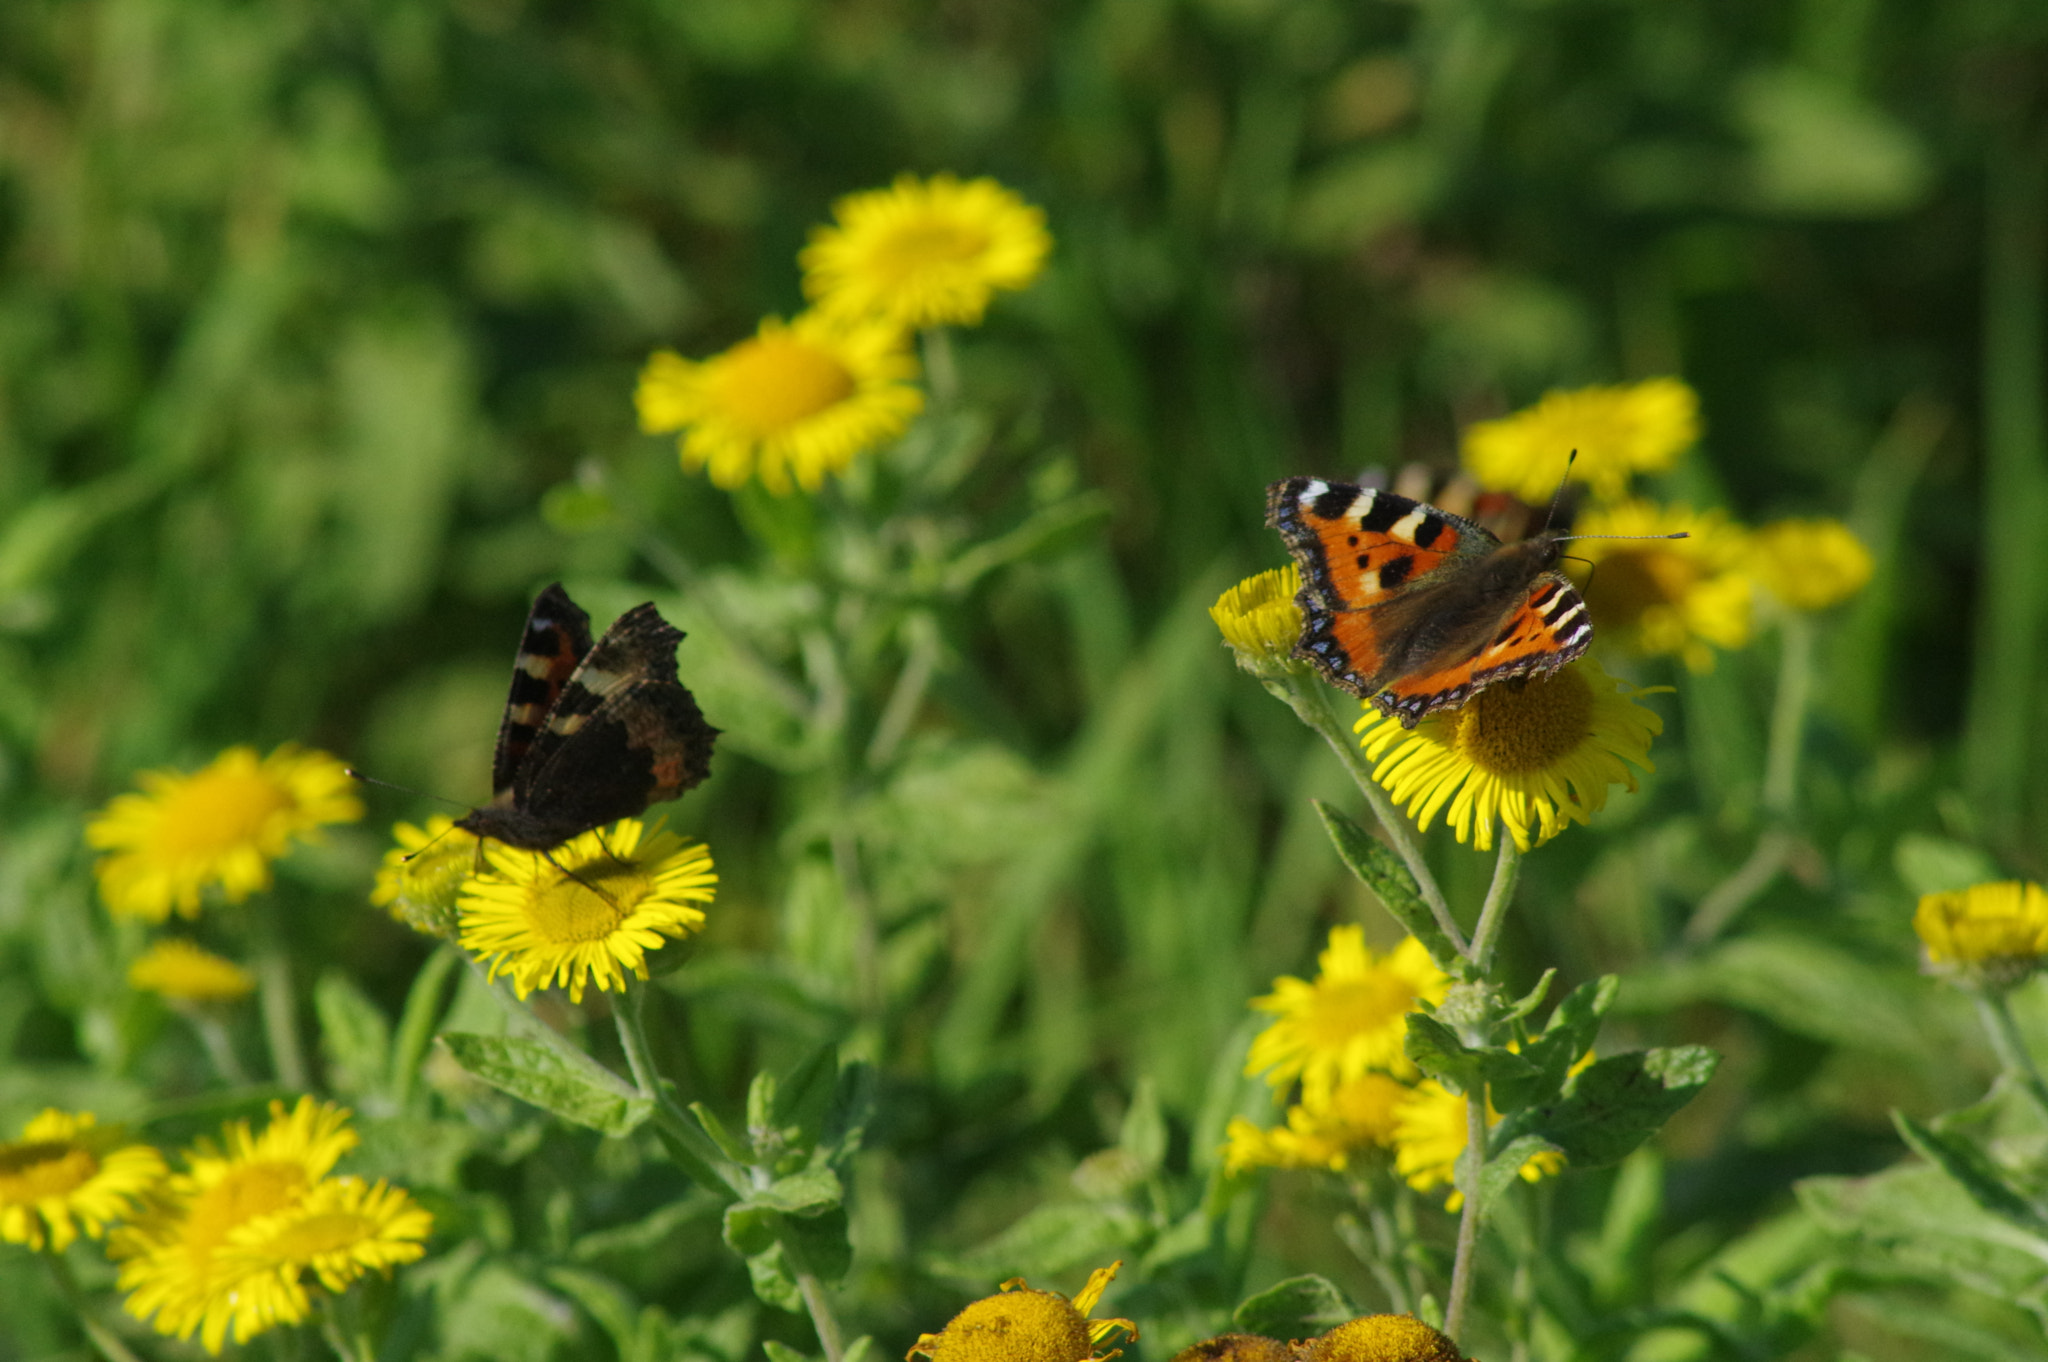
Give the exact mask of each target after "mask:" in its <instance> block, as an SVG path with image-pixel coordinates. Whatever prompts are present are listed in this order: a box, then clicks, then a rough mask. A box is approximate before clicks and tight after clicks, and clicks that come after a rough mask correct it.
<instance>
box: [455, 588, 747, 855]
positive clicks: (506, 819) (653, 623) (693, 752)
mask: <svg viewBox="0 0 2048 1362" xmlns="http://www.w3.org/2000/svg"><path fill="white" fill-rule="evenodd" d="M543 607H546V609H545V610H544V609H543ZM562 607H566V609H563V608H562ZM682 639H683V634H682V631H681V630H678V629H676V628H675V627H674V626H673V625H671V624H669V622H668V621H667V620H664V619H663V618H662V617H661V614H660V612H659V611H657V610H656V609H655V608H654V606H653V604H651V603H649V604H646V605H641V606H638V607H636V608H634V609H632V610H629V611H627V612H626V613H625V614H624V615H621V616H620V617H619V618H618V619H617V620H616V621H614V622H613V624H612V627H611V628H609V629H607V630H606V631H605V633H604V637H602V638H600V639H599V640H598V641H597V643H596V645H595V646H592V645H591V644H590V641H589V625H588V617H587V616H586V615H584V613H583V612H582V611H581V610H580V609H577V607H576V606H575V604H574V603H573V602H571V601H570V600H569V598H568V595H567V594H566V593H565V592H563V591H562V589H561V587H560V585H559V584H558V585H555V586H551V587H549V588H548V589H547V590H546V591H544V592H542V593H541V598H540V601H539V602H537V603H536V604H535V607H534V614H533V617H532V619H530V620H529V621H528V625H527V641H526V643H525V644H524V645H522V648H521V651H520V657H519V665H518V668H517V669H516V670H515V672H514V676H513V691H512V704H511V705H510V706H508V708H507V712H506V719H505V727H504V729H503V730H502V731H501V734H500V738H499V763H500V771H499V781H498V786H499V788H498V793H497V797H496V798H495V799H494V800H493V801H492V803H491V805H490V806H489V807H487V808H482V809H476V810H473V811H472V812H471V813H470V815H469V816H468V817H467V818H464V819H463V820H461V822H460V823H459V824H458V826H461V827H466V828H468V829H469V830H470V831H472V832H474V833H476V834H477V835H478V836H480V837H491V838H496V839H497V840H499V841H502V842H506V843H508V844H510V845H513V846H518V847H526V848H531V849H534V850H542V851H544V850H546V849H548V848H550V847H553V846H556V845H559V844H560V843H562V842H566V841H568V840H569V839H570V838H571V837H574V836H576V835H578V834H579V833H583V832H587V831H589V830H590V829H592V828H596V827H602V826H603V825H605V824H606V823H611V822H615V821H617V820H618V819H621V818H629V817H632V816H633V815H635V814H638V813H641V812H643V811H644V810H645V809H646V808H647V806H648V805H649V804H652V803H657V802H660V801H662V800H668V799H674V798H676V797H677V796H678V795H680V794H682V793H683V792H684V791H685V790H688V789H690V788H691V787H693V786H695V785H697V784H699V783H700V782H702V781H703V780H704V778H705V777H706V776H707V775H709V774H710V770H711V749H712V744H713V742H714V740H715V739H716V738H717V735H718V730H717V729H715V728H713V727H712V726H711V725H710V724H708V723H706V722H705V720H704V715H703V712H702V711H701V710H699V709H698V707H697V701H696V699H695V697H693V696H692V695H691V694H690V692H689V690H688V689H687V688H686V687H685V686H684V685H683V684H682V682H681V680H680V679H679V678H678V677H677V674H676V658H675V653H676V645H677V644H678V643H680V642H681V641H682ZM551 642H552V643H553V644H554V645H555V646H554V651H553V652H549V651H548V650H547V649H548V645H549V644H550V643H551ZM579 642H580V644H581V647H580V649H578V648H576V647H575V646H574V645H576V644H577V643H579ZM572 651H574V652H575V661H574V662H573V665H571V666H569V667H568V669H567V670H566V672H558V671H557V670H556V667H558V666H559V664H560V663H561V662H562V660H563V659H565V658H567V657H568V655H569V654H570V653H571V652H572ZM543 660H546V661H548V662H550V663H552V664H554V665H553V666H543V665H542V662H543ZM557 677H559V679H557ZM543 678H545V680H546V683H547V684H549V685H550V686H551V687H552V691H553V693H552V696H551V698H549V700H548V702H547V705H546V708H545V710H544V711H542V712H541V713H540V714H539V715H538V717H536V715H535V708H536V707H537V706H538V705H539V704H540V695H539V692H538V688H537V685H536V684H535V683H537V682H540V681H542V680H543ZM507 734H511V735H512V737H511V738H510V739H509V740H508V738H507V736H506V735H507ZM508 751H510V752H511V753H512V757H511V761H510V769H509V771H508V770H505V769H504V767H505V764H506V759H507V758H506V754H507V752H508Z"/></svg>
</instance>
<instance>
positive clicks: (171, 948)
mask: <svg viewBox="0 0 2048 1362" xmlns="http://www.w3.org/2000/svg"><path fill="white" fill-rule="evenodd" d="M128 987H130V988H133V989H139V990H141V991H142V992H145V993H158V994H162V995H163V996H164V997H165V998H168V999H169V1000H170V1001H172V1002H174V1003H200V1004H204V1003H232V1002H238V1001H240V1000H241V999H243V998H246V997H248V996H249V995H250V994H251V993H254V992H255V991H256V976H255V975H253V974H251V973H249V971H247V970H245V969H243V968H242V967H241V966H240V965H238V964H236V963H235V962H234V961H232V960H228V959H224V958H223V957H221V956H218V955H215V954H214V953H213V952H212V951H209V950H205V949H203V948H202V947H199V946H195V945H193V944H192V943H191V942H190V941H186V940H183V939H181V938H179V937H168V936H167V937H165V938H164V939H163V940H161V941H158V942H157V943H156V944H155V945H153V946H151V947H150V948H149V949H148V950H146V951H144V952H143V953H142V954H141V955H139V956H137V957H136V958H135V963H134V964H132V965H130V966H129V967H128Z"/></svg>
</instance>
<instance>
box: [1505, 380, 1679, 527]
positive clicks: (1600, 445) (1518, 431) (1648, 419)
mask: <svg viewBox="0 0 2048 1362" xmlns="http://www.w3.org/2000/svg"><path fill="white" fill-rule="evenodd" d="M1699 437H1700V400H1699V397H1698V396H1697V395H1696V394H1695V393H1694V392H1693V390H1692V389H1691V388H1690V387H1688V386H1687V385H1686V383H1685V382H1684V381H1683V380H1682V379H1676V378H1650V379H1645V380H1644V381H1642V382H1641V383H1630V384H1624V385H1622V386H1620V387H1612V388H1577V389H1574V390H1572V391H1570V392H1565V391H1552V392H1548V393H1545V394H1544V395H1543V400H1542V401H1540V402H1538V403H1537V404H1536V405H1535V406H1533V407H1528V408H1525V409H1524V410H1522V411H1518V412H1516V413H1515V414H1514V415H1512V416H1504V417H1502V418H1500V419H1499V420H1497V421H1481V422H1480V423H1479V424H1478V425H1476V426H1473V427H1472V428H1471V429H1470V430H1468V431H1466V432H1465V441H1464V446H1465V448H1464V454H1465V469H1466V471H1467V472H1469V473H1471V475H1472V476H1473V478H1474V479H1476V480H1477V481H1478V483H1479V485H1480V486H1482V487H1484V488H1486V489H1487V490H1489V491H1495V492H1509V493H1512V494H1513V495H1515V496H1517V497H1520V498H1521V499H1522V500H1523V501H1526V502H1528V503H1529V504H1530V505H1532V506H1541V505H1543V504H1544V503H1545V502H1547V501H1549V500H1550V498H1551V496H1552V495H1553V494H1554V493H1555V492H1556V491H1557V487H1558V484H1559V482H1560V481H1562V480H1563V478H1564V476H1565V461H1566V460H1567V459H1569V458H1570V457H1571V455H1572V454H1573V452H1574V451H1576V452H1577V454H1578V456H1579V457H1578V459H1577V460H1576V461H1574V462H1573V463H1572V467H1571V476H1572V480H1573V481H1574V482H1585V483H1591V484H1592V486H1593V494H1594V495H1595V496H1596V497H1599V498H1600V499H1602V500H1607V501H1612V500H1614V499H1615V498H1617V497H1620V496H1622V495H1624V494H1625V493H1626V492H1627V490H1628V480H1629V478H1630V477H1631V476H1632V475H1634V474H1636V473H1654V472H1659V471H1661V470H1663V469H1666V468H1669V467H1671V465H1672V464H1674V463H1675V462H1677V460H1678V456H1679V455H1680V454H1683V453H1684V452H1685V451H1686V450H1688V449H1690V448H1691V447H1692V444H1693V442H1694V441H1695V440H1697V439H1699Z"/></svg>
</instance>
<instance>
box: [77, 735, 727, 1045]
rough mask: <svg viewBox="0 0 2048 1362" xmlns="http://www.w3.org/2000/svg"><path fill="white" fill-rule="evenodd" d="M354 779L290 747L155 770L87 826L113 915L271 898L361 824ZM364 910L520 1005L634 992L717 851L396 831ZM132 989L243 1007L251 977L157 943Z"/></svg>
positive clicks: (184, 911)
mask: <svg viewBox="0 0 2048 1362" xmlns="http://www.w3.org/2000/svg"><path fill="white" fill-rule="evenodd" d="M348 780H349V777H348V771H347V768H346V767H344V766H343V765H342V764H341V763H340V762H339V761H337V760H336V759H335V758H334V757H332V756H330V755H328V754H327V753H325V752H314V751H308V750H305V749H302V748H298V747H294V746H291V745H289V744H287V745H286V746H284V747H280V748H279V749H278V750H277V751H275V752H273V753H271V755H270V756H268V757H263V758H260V759H259V758H258V757H257V755H256V753H255V752H254V751H253V750H252V749H250V748H246V747H235V748H230V749H229V750H228V751H226V752H224V753H222V754H221V755H220V756H219V757H218V758H216V759H215V760H214V761H213V762H212V763H211V764H210V765H208V766H206V767H204V768H203V769H201V770H200V771H198V772H196V773H194V774H191V775H186V774H183V773H181V772H177V771H150V772H146V773H145V774H144V775H143V776H142V777H141V778H140V783H141V784H142V786H143V790H144V792H143V793H141V794H124V795H119V796H116V797H115V798H114V800H113V801H112V802H111V803H109V804H108V805H107V807H106V808H105V809H104V810H103V811H102V812H101V814H100V816H99V817H98V818H96V819H95V820H94V821H93V822H92V823H91V824H89V825H88V827H87V829H86V838H87V840H88V841H89V842H90V843H91V844H92V845H94V846H96V847H98V848H100V849H101V850H103V851H105V852H106V853H107V854H106V855H104V856H102V857H101V858H100V860H99V862H98V864H97V866H96V867H95V869H96V871H97V873H98V876H99V882H100V893H101V896H102V897H103V898H104V899H105V900H106V903H107V907H108V908H109V909H110V910H111V911H112V912H114V913H115V914H116V915H117V916H127V917H138V918H142V919H144V920H145V921H149V922H162V921H164V920H165V919H166V918H168V917H169V916H170V915H171V914H172V913H173V912H174V911H175V912H177V913H179V914H181V915H183V916H185V917H188V918H195V917H197V916H198V915H199V910H200V905H201V903H202V902H203V900H204V895H205V891H207V890H209V889H212V890H217V891H219V893H220V894H221V896H222V897H223V898H225V899H226V900H227V901H228V902H230V903H234V902H239V901H241V900H242V899H244V898H246V897H247V896H248V895H249V894H250V893H252V892H254V891H256V890H260V889H263V888H267V887H268V886H269V884H270V882H271V870H270V867H271V863H272V862H273V861H274V860H276V859H277V858H278V857H280V856H282V855H283V854H284V853H285V852H286V851H288V850H289V849H290V848H291V847H292V845H294V844H295V843H298V842H302V841H309V840H312V839H314V838H316V837H317V836H318V835H319V831H320V828H321V826H322V825H323V824H328V823H336V822H343V821H347V820H351V819H356V818H360V817H361V816H362V805H361V803H360V802H359V801H358V800H357V799H356V798H355V796H354V795H353V794H352V793H349V790H348ZM396 836H397V841H398V845H397V846H395V847H394V848H393V849H392V850H391V851H390V853H389V854H388V855H387V856H386V857H385V861H384V866H383V868H382V869H381V870H380V871H379V872H378V875H377V885H376V888H375V890H374V891H373V892H372V894H371V902H373V903H376V904H378V905H380V906H383V907H386V908H388V909H390V910H391V912H392V914H393V915H394V916H396V917H397V918H398V919H399V920H400V921H402V922H405V923H406V924H408V925H409V926H412V927H414V928H416V929H417V930H419V931H422V932H426V933H428V934H430V935H434V936H440V937H444V938H447V939H450V940H456V941H459V942H460V943H461V944H462V945H463V946H464V947H465V948H467V949H469V950H471V951H473V952H475V954H476V955H477V957H478V958H479V959H480V960H483V961H485V962H486V963H487V964H488V965H489V966H490V970H491V974H492V977H494V978H495V977H496V976H497V975H498V974H500V973H504V974H508V975H510V976H511V978H512V980H513V984H514V986H515V987H516V988H517V989H518V992H519V995H520V996H521V997H525V996H526V995H527V994H528V993H530V992H531V991H532V990H534V989H536V988H546V987H550V986H554V985H559V986H561V987H564V988H567V989H568V990H569V993H570V996H571V998H572V999H573V1000H575V1001H579V1002H580V1001H581V1000H582V997H583V990H584V987H585V985H586V983H590V984H594V985H595V986H596V987H597V988H599V989H602V990H617V989H622V988H624V987H625V981H626V975H627V974H628V973H631V974H633V975H635V976H637V977H639V978H642V979H644V978H646V977H647V964H646V956H647V952H648V951H650V950H655V949H658V948H659V947H660V946H661V945H663V944H664V943H665V942H667V941H669V940H673V939H677V938H681V937H685V936H688V935H689V934H691V933H692V932H694V931H695V930H697V928H698V927H700V926H701V925H702V924H703V922H704V910H703V905H705V904H708V903H710V902H711V900H712V898H713V896H714V894H715V893H716V885H717V883H718V875H717V873H716V872H715V871H714V870H713V868H712V863H711V852H710V850H709V849H708V848H706V847H705V846H704V845H703V844H702V843H699V842H688V841H685V840H684V839H682V838H681V837H678V836H676V835H675V834H673V833H670V832H667V831H665V830H664V829H663V828H662V827H661V824H660V823H659V821H654V822H646V823H643V822H642V821H641V820H639V819H631V818H629V819H624V820H622V821H620V822H618V823H615V824H612V825H611V826H610V827H606V828H600V829H597V830H596V831H593V832H587V833H585V834H583V835H582V836H580V837H578V838H575V839H574V840H572V841H570V842H568V843H566V844H565V845H563V846H560V847H557V848H555V849H554V851H553V852H552V853H550V854H549V855H548V856H542V855H539V854H538V853H534V852H525V851H519V850H516V849H514V848H511V847H506V846H503V845H501V844H499V843H496V842H492V843H488V844H486V845H482V846H480V845H479V844H478V840H477V838H476V837H474V836H473V835H471V834H470V833H468V832H465V831H462V830H461V829H459V828H456V827H455V826H454V824H453V822H452V821H451V820H450V819H448V818H446V817H435V818H433V819H430V820H429V821H428V823H427V826H426V827H425V828H424V829H422V828H418V827H415V826H413V825H412V824H410V823H400V824H399V825H398V826H397V828H396ZM128 979H129V983H130V984H131V985H132V986H133V987H135V988H138V989H143V990H147V991H150V992H154V993H158V994H161V995H162V996H163V997H165V998H166V999H167V1000H169V1001H170V1002H172V1003H173V1004H174V1005H178V1006H191V1007H197V1006H206V1005H214V1004H221V1003H228V1002H233V1001H235V1000H237V999H239V998H242V997H245V996H247V995H248V994H249V992H250V991H251V990H252V989H253V988H254V986H255V981H254V980H253V978H252V977H251V976H250V975H249V973H248V971H246V970H244V969H243V968H242V967H241V966H239V965H237V964H235V963H234V962H233V961H231V960H227V959H224V958H222V957H220V956H218V955H214V954H212V953H211V952H209V951H206V950H204V949H202V948H201V947H199V946H197V945H195V944H194V943H192V942H189V941H185V940H181V939H166V940H162V941H159V942H157V943H156V944H154V945H153V946H151V947H150V948H149V949H148V950H147V951H145V952H144V953H143V954H142V955H141V956H140V957H138V958H137V959H136V960H135V961H134V963H133V964H132V965H131V966H130V967H129V973H128Z"/></svg>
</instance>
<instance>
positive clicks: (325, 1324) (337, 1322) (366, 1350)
mask: <svg viewBox="0 0 2048 1362" xmlns="http://www.w3.org/2000/svg"><path fill="white" fill-rule="evenodd" d="M341 1315H342V1309H341V1302H340V1301H339V1300H338V1299H336V1298H335V1297H333V1296H327V1297H324V1298H323V1299H322V1300H321V1302H320V1336H321V1337H322V1338H324V1339H326V1340H327V1346H328V1347H330V1348H332V1349H334V1355H335V1356H336V1357H339V1358H340V1359H341V1362H377V1345H376V1343H375V1342H373V1341H372V1340H371V1338H370V1337H369V1335H368V1334H367V1333H366V1332H365V1331H364V1330H363V1328H362V1326H361V1323H360V1321H358V1322H357V1325H356V1327H354V1328H349V1327H348V1326H347V1325H345V1324H343V1323H342V1319H341Z"/></svg>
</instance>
